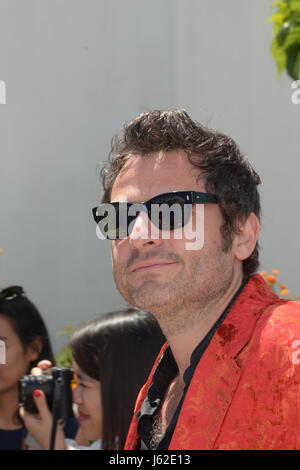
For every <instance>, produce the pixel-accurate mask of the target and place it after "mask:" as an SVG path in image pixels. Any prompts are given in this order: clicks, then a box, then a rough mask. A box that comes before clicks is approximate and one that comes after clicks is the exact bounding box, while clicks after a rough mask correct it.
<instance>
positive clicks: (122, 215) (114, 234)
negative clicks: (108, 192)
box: [92, 191, 219, 240]
mask: <svg viewBox="0 0 300 470" xmlns="http://www.w3.org/2000/svg"><path fill="white" fill-rule="evenodd" d="M218 201H219V199H218V197H217V196H216V195H215V194H209V193H199V192H196V191H172V192H170V193H163V194H158V195H157V196H155V197H153V198H151V199H149V201H146V202H141V203H134V202H110V203H104V204H100V205H99V206H97V207H94V208H93V209H92V211H93V217H94V220H95V222H96V223H97V224H99V225H98V227H99V228H100V230H101V233H102V234H103V236H104V237H105V238H108V239H109V240H119V239H122V238H127V237H128V236H129V234H130V232H131V230H132V228H133V225H134V223H133V222H134V220H135V219H136V218H137V217H138V215H139V213H140V212H142V211H144V212H147V214H148V217H149V218H150V220H151V222H153V224H154V225H155V226H156V227H158V228H159V229H160V230H168V231H172V230H175V229H178V228H181V227H183V226H184V225H185V224H186V223H187V222H188V220H189V218H190V215H191V212H192V204H207V203H217V202H218ZM153 205H157V209H158V213H157V212H156V211H152V210H151V209H152V208H153ZM163 205H165V206H164V207H167V208H169V209H171V210H170V212H169V214H168V215H169V217H163V214H162V212H160V209H162V206H163ZM108 206H109V208H111V210H107V209H108ZM132 209H133V210H132ZM173 209H179V213H178V212H177V213H176V211H175V210H173ZM99 212H103V214H101V215H99ZM132 212H134V214H132ZM178 214H179V215H178ZM100 222H101V223H100Z"/></svg>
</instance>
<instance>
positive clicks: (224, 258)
mask: <svg viewBox="0 0 300 470" xmlns="http://www.w3.org/2000/svg"><path fill="white" fill-rule="evenodd" d="M101 174H102V179H103V185H104V195H103V198H102V204H100V205H99V206H98V207H97V208H94V209H93V214H94V219H95V221H96V222H97V224H98V226H97V230H98V236H100V238H104V237H105V238H108V239H111V240H112V260H113V272H114V278H115V281H116V285H117V287H118V289H119V291H120V293H121V295H123V297H124V298H125V299H126V300H127V301H128V302H129V303H130V304H132V305H134V306H137V307H139V308H142V309H144V310H147V311H149V312H151V313H152V314H153V315H154V316H155V318H156V319H157V320H158V322H159V324H160V326H161V328H162V331H163V332H164V334H165V336H166V339H167V342H166V344H165V346H164V348H163V350H162V351H161V353H160V354H159V357H158V358H157V361H156V363H155V365H154V367H153V369H152V371H151V374H150V376H149V379H148V381H147V383H146V384H145V386H144V387H143V389H142V390H141V392H140V394H139V397H138V399H137V403H136V407H135V412H134V417H133V420H132V423H131V426H130V429H129V433H128V436H127V442H126V445H125V448H126V449H128V450H129V449H155V450H160V449H161V450H163V449H170V450H171V449H276V448H278V449H300V437H299V422H300V421H299V418H300V411H299V403H298V398H299V394H300V365H297V364H295V363H293V360H292V357H293V356H292V353H293V345H294V344H295V341H296V340H298V339H300V305H299V303H297V302H292V301H287V300H283V299H280V298H279V297H277V296H276V295H275V294H274V293H273V292H272V291H271V289H270V288H269V287H268V286H267V285H266V283H265V281H264V280H263V279H262V277H261V276H260V275H259V274H256V271H257V269H258V266H259V260H258V254H259V244H258V236H259V231H260V212H261V209H260V198H259V193H258V190H257V186H258V184H260V178H259V176H258V175H257V173H256V172H255V171H254V169H253V168H252V167H251V165H250V163H249V162H248V160H247V159H246V158H245V157H244V156H243V155H242V154H241V153H240V151H239V149H238V147H237V145H236V144H235V142H234V141H233V140H232V139H231V138H229V137H227V136H225V135H223V134H220V133H217V132H216V131H214V130H209V129H206V128H204V127H203V126H201V125H200V124H198V123H197V122H195V121H193V120H192V119H191V118H190V117H189V116H188V114H187V113H186V112H185V111H183V110H171V111H152V112H147V113H143V114H141V115H140V116H138V117H137V118H136V119H135V120H133V121H132V122H131V123H129V124H127V125H126V126H125V127H124V132H123V135H122V136H121V137H120V138H119V139H118V140H116V141H115V143H114V146H113V149H112V153H111V159H110V161H108V162H107V164H106V165H105V166H104V168H103V169H102V172H101ZM154 209H155V210H154ZM163 209H167V211H166V213H163ZM168 209H169V211H168ZM175 209H176V210H175ZM191 235H194V236H195V237H196V238H197V237H198V239H199V240H200V243H198V244H197V249H195V246H193V244H191V243H190V240H191ZM199 240H198V241H199ZM188 242H189V243H188ZM294 362H295V361H294Z"/></svg>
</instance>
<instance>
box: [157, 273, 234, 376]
mask: <svg viewBox="0 0 300 470" xmlns="http://www.w3.org/2000/svg"><path fill="white" fill-rule="evenodd" d="M242 280H243V279H242V276H240V277H237V278H236V279H233V282H232V284H231V286H230V288H229V289H228V291H227V292H226V294H225V295H223V297H221V298H220V299H217V300H216V301H214V302H211V303H210V304H209V305H207V306H206V307H205V308H203V309H201V311H199V312H197V315H195V314H194V315H191V312H184V311H180V312H178V315H180V316H182V315H183V317H182V318H184V317H186V318H188V316H189V317H193V318H197V321H194V322H193V323H192V324H190V325H188V327H187V328H186V329H184V330H181V331H180V332H178V333H175V334H170V335H169V334H168V331H164V329H163V331H164V334H165V336H166V339H167V341H168V343H169V345H170V348H171V350H172V353H173V356H174V359H175V361H176V363H177V365H178V369H179V377H180V378H181V380H182V381H183V374H184V372H185V370H186V369H187V367H188V366H189V365H190V359H191V355H192V353H193V351H194V349H195V348H196V346H198V344H199V343H200V341H202V340H203V339H204V338H205V336H206V335H207V333H208V332H209V331H210V329H211V328H212V327H213V325H214V324H215V323H216V321H217V320H218V319H219V318H220V316H221V315H222V313H223V312H224V310H225V309H226V307H227V306H228V304H229V302H230V300H231V299H232V298H233V296H234V295H235V293H236V292H237V291H238V289H239V288H240V287H241V284H242Z"/></svg>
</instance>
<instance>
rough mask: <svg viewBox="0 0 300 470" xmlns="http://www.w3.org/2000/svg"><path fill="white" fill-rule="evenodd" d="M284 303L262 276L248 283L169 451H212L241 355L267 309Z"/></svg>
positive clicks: (203, 366)
mask: <svg viewBox="0 0 300 470" xmlns="http://www.w3.org/2000/svg"><path fill="white" fill-rule="evenodd" d="M281 301H282V300H281V299H279V297H278V296H277V295H276V294H274V293H273V292H272V290H271V289H270V288H269V287H268V286H267V285H266V283H265V281H264V280H263V278H262V277H261V276H260V275H259V274H256V275H254V276H252V277H251V278H250V279H249V282H248V283H247V284H246V286H245V287H244V289H243V290H242V292H241V293H240V295H239V296H238V298H237V300H236V301H235V303H234V305H233V306H232V308H231V310H230V312H229V313H228V315H227V317H226V318H225V320H224V322H223V323H222V324H221V326H220V327H219V328H218V329H217V331H216V333H215V334H214V336H213V338H212V340H211V342H210V344H209V345H208V348H207V349H206V351H205V353H204V354H203V356H202V358H201V360H200V361H199V364H198V366H197V368H196V370H195V372H194V375H193V378H192V381H191V383H190V385H189V388H188V390H187V393H186V396H185V400H184V402H183V405H182V408H181V412H180V416H179V418H178V421H177V425H176V428H175V431H174V434H173V437H172V440H171V443H170V446H169V449H170V450H171V449H172V450H175V449H176V450H179V449H189V450H192V449H213V447H214V443H215V441H216V439H217V437H218V434H219V432H220V430H221V427H222V423H223V421H224V419H225V416H226V413H227V410H228V408H229V406H230V403H231V401H232V397H233V394H234V392H235V390H236V388H237V385H238V382H239V378H240V375H241V371H242V362H241V358H242V356H243V355H242V354H241V356H240V353H241V352H242V351H243V350H245V349H246V348H245V346H246V345H247V343H248V342H249V341H250V339H251V336H252V333H253V330H254V327H255V324H256V322H257V320H258V319H259V317H260V315H261V314H262V313H263V312H264V310H265V309H266V307H268V306H269V305H271V304H273V303H275V302H281ZM239 356H240V357H239Z"/></svg>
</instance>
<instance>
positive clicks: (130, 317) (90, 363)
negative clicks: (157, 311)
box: [71, 308, 165, 450]
mask: <svg viewBox="0 0 300 470" xmlns="http://www.w3.org/2000/svg"><path fill="white" fill-rule="evenodd" d="M164 342H165V338H164V336H163V334H162V332H161V330H160V328H159V325H158V323H157V321H156V320H155V319H154V317H153V316H152V315H150V314H149V313H146V312H143V311H141V310H138V309H135V308H128V309H126V310H120V311H115V312H108V313H106V314H104V315H102V316H101V317H99V318H98V319H96V320H94V321H92V322H90V323H88V324H86V325H84V326H83V327H81V328H80V329H79V330H77V331H76V332H75V333H74V335H73V337H72V340H71V346H72V353H73V357H74V360H75V361H76V362H77V364H78V365H79V367H80V368H81V369H82V370H83V371H84V372H85V373H86V374H87V375H89V376H90V377H92V378H94V379H96V380H99V381H100V386H101V395H102V416H103V419H102V423H103V434H102V436H103V440H102V448H103V449H104V450H105V449H106V450H107V449H110V450H113V449H115V450H117V449H123V446H124V443H125V438H126V435H127V431H128V428H129V424H130V421H131V418H132V415H133V410H134V405H135V401H136V397H137V395H138V392H139V390H140V388H141V387H142V386H143V385H144V383H145V382H146V380H147V378H148V375H149V373H150V370H151V367H152V366H153V364H154V361H155V358H156V357H157V355H158V353H159V351H160V349H161V347H162V345H163V344H164Z"/></svg>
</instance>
